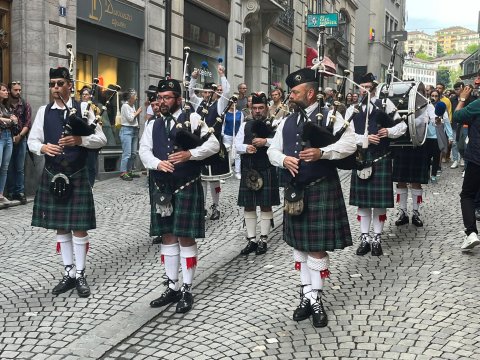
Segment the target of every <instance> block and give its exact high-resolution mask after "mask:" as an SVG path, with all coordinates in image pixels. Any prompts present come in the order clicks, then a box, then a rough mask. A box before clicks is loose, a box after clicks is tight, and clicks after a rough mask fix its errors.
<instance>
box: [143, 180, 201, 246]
mask: <svg viewBox="0 0 480 360" xmlns="http://www.w3.org/2000/svg"><path fill="white" fill-rule="evenodd" d="M185 183H186V182H185V181H177V183H176V184H175V190H176V189H178V188H179V187H180V186H183V185H185ZM149 190H150V194H151V193H152V191H153V181H150V182H149ZM172 206H173V213H172V215H171V216H167V217H163V218H162V217H161V216H160V215H158V214H157V213H156V206H155V204H154V203H153V202H152V201H150V236H158V235H164V234H170V233H171V234H173V235H175V236H181V237H189V238H204V237H205V213H204V198H203V189H202V184H201V182H200V180H196V181H195V182H194V183H193V184H190V185H189V186H186V187H184V188H183V189H182V190H180V191H179V192H178V193H176V194H173V196H172Z"/></svg>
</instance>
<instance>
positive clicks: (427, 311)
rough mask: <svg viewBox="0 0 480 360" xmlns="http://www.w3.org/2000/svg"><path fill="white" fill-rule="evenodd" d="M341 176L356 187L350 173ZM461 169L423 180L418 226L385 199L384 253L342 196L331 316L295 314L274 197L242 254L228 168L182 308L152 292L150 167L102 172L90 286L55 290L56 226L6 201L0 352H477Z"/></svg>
mask: <svg viewBox="0 0 480 360" xmlns="http://www.w3.org/2000/svg"><path fill="white" fill-rule="evenodd" d="M341 177H342V179H343V180H342V183H343V187H344V193H345V195H346V197H348V191H349V190H348V187H349V177H348V174H346V173H342V176H341ZM461 182H462V179H461V170H460V169H456V170H451V169H446V170H445V171H444V173H443V174H442V176H441V177H440V179H439V182H438V184H435V185H427V186H426V187H425V188H426V193H425V194H424V201H425V202H424V204H423V206H422V209H421V213H422V215H423V216H422V217H423V219H424V222H425V227H424V228H419V229H416V228H415V227H414V226H413V225H411V224H410V225H405V226H403V227H401V228H397V227H396V226H395V225H394V222H395V219H396V211H395V210H393V209H390V210H389V213H388V215H389V218H388V219H387V223H386V226H385V230H384V235H383V239H384V240H383V248H384V253H385V255H384V256H383V257H380V258H374V257H371V256H370V255H367V256H365V257H358V256H356V255H355V249H356V246H357V245H358V236H359V231H358V224H357V222H356V220H355V218H356V214H355V208H353V207H350V206H349V207H348V212H349V217H350V220H351V229H352V233H353V236H354V237H355V241H354V246H353V247H351V248H348V249H346V250H343V251H339V252H334V253H332V254H331V271H332V275H331V278H330V280H328V281H327V284H326V288H325V300H324V304H325V307H326V309H327V313H328V315H329V320H330V321H329V325H328V327H326V328H323V329H315V328H313V326H312V325H311V322H310V321H309V320H306V321H302V322H298V323H297V322H294V321H293V320H292V319H291V316H292V312H293V310H294V308H295V306H296V304H297V296H298V295H297V291H298V287H297V285H298V283H299V280H298V272H295V271H294V270H293V260H292V257H291V249H290V248H288V247H287V246H286V245H285V243H284V242H283V240H282V238H281V216H282V212H281V209H280V208H278V209H276V211H275V230H274V231H273V234H272V238H271V240H270V243H269V250H268V252H267V254H265V255H262V256H255V255H250V256H248V257H241V256H239V255H238V254H239V251H240V249H241V248H242V247H243V246H244V244H245V241H244V240H243V236H244V230H243V228H242V216H241V211H240V209H239V208H238V207H237V206H236V192H237V187H238V181H237V180H234V179H229V180H227V182H226V184H225V185H224V189H223V192H222V196H221V211H222V218H221V220H220V221H210V220H208V221H207V237H206V238H205V239H203V240H200V241H199V250H200V258H199V266H198V269H197V275H196V280H195V284H194V294H195V305H194V308H193V310H192V311H190V312H189V313H188V314H186V315H183V316H182V315H179V314H175V312H174V307H167V308H162V309H152V308H150V307H149V306H148V303H149V302H150V301H151V300H152V299H154V298H156V297H158V296H159V294H160V292H161V291H163V286H162V285H161V282H162V280H163V279H162V275H163V273H164V271H163V268H162V266H161V264H160V261H159V245H152V244H151V238H150V237H149V236H148V226H149V206H148V197H147V189H146V178H145V177H142V178H141V179H136V180H135V181H133V182H130V183H126V182H121V181H120V180H118V179H111V180H106V181H103V182H99V183H97V184H96V185H95V189H94V195H95V200H96V208H97V226H98V229H96V230H94V231H92V232H91V236H92V248H91V252H90V253H89V259H88V263H89V268H87V273H88V281H89V283H90V284H91V289H92V295H91V296H90V297H89V298H86V299H85V298H79V297H78V296H77V294H76V292H75V291H74V290H73V291H72V292H69V293H66V294H62V295H60V296H57V297H54V296H52V295H51V289H52V287H53V286H54V285H55V284H56V282H57V281H58V279H59V277H60V276H61V274H62V270H63V269H62V266H61V259H60V257H59V256H58V255H55V241H54V236H53V232H52V231H47V230H42V229H38V228H32V227H31V226H30V225H29V224H30V218H31V212H32V204H31V203H29V204H28V205H25V206H16V207H12V208H8V209H4V210H0V216H2V221H1V222H0V244H1V251H0V358H1V359H10V358H18V359H20V358H31V359H64V358H65V359H87V358H103V359H133V358H134V359H155V358H160V359H230V358H231V359H250V358H263V359H297V358H312V359H338V358H341V359H360V358H370V359H371V358H379V359H385V358H387V359H435V358H438V359H462V358H463V359H480V348H479V344H480V335H479V334H480V315H479V312H478V300H477V299H478V298H479V296H480V290H479V286H478V283H479V280H478V273H479V269H480V249H475V250H473V251H471V252H470V253H461V252H460V250H459V248H460V245H461V243H462V240H463V239H462V238H463V235H462V228H463V225H462V222H461V214H460V206H459V197H458V193H459V191H460V187H461ZM208 200H209V202H210V198H209V199H208ZM409 206H410V207H411V201H410V200H409Z"/></svg>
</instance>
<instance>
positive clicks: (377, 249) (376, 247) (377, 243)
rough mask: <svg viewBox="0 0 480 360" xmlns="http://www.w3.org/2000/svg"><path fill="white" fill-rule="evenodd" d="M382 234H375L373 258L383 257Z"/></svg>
mask: <svg viewBox="0 0 480 360" xmlns="http://www.w3.org/2000/svg"><path fill="white" fill-rule="evenodd" d="M380 240H381V239H380V234H375V238H374V239H373V241H372V256H380V255H383V250H382V244H380Z"/></svg>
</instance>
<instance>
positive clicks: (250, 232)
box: [244, 211, 257, 242]
mask: <svg viewBox="0 0 480 360" xmlns="http://www.w3.org/2000/svg"><path fill="white" fill-rule="evenodd" d="M244 216H245V227H246V228H247V237H248V238H254V237H255V236H256V235H257V212H256V211H245V212H244ZM251 240H252V241H255V242H256V241H257V240H256V239H251Z"/></svg>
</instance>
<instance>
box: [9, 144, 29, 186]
mask: <svg viewBox="0 0 480 360" xmlns="http://www.w3.org/2000/svg"><path fill="white" fill-rule="evenodd" d="M25 155H27V139H25V138H22V139H21V140H20V142H19V143H18V144H13V151H12V157H11V158H10V165H9V166H8V176H7V187H6V189H7V191H6V192H7V193H8V194H10V195H18V194H20V193H22V194H23V193H25Z"/></svg>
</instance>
